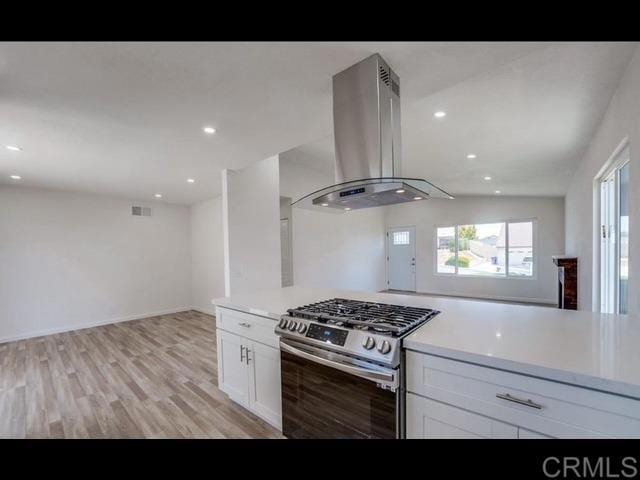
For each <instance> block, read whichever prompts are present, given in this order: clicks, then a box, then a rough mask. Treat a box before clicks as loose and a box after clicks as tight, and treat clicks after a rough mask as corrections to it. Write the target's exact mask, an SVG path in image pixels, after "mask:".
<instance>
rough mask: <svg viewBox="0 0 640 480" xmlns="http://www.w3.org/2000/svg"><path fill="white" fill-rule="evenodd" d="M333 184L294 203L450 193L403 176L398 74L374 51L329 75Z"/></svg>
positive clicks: (317, 205) (334, 207)
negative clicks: (334, 178)
mask: <svg viewBox="0 0 640 480" xmlns="http://www.w3.org/2000/svg"><path fill="white" fill-rule="evenodd" d="M333 128H334V141H335V155H336V165H335V176H336V184H335V185H332V186H329V187H326V188H323V189H321V190H318V191H316V192H313V193H310V194H309V195H306V196H305V197H302V198H301V199H299V200H297V201H296V202H294V203H293V206H294V207H303V208H312V209H314V210H324V211H333V212H336V213H338V212H344V211H348V210H356V209H360V208H369V207H380V206H384V205H393V204H396V203H405V202H415V201H419V200H426V199H428V198H436V197H439V198H453V197H452V196H451V195H449V194H448V193H447V192H445V191H444V190H442V189H440V188H438V187H436V186H435V185H433V184H431V183H429V182H428V181H426V180H423V179H417V178H405V177H402V175H401V165H400V155H401V134H400V79H399V78H398V76H397V75H396V74H395V72H394V71H393V70H391V68H389V65H387V63H386V62H385V61H384V59H383V58H382V57H381V56H380V55H378V54H374V55H371V56H370V57H368V58H366V59H364V60H362V61H361V62H359V63H357V64H355V65H353V66H351V67H349V68H347V69H346V70H343V71H342V72H340V73H338V74H337V75H335V76H334V77H333Z"/></svg>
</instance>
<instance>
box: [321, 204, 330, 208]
mask: <svg viewBox="0 0 640 480" xmlns="http://www.w3.org/2000/svg"><path fill="white" fill-rule="evenodd" d="M320 205H322V206H323V207H328V206H329V204H328V203H321V204H320Z"/></svg>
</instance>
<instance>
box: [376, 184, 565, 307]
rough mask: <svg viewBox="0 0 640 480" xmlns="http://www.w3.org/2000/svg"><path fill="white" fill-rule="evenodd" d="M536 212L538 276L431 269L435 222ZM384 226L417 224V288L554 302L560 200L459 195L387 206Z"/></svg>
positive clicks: (487, 220)
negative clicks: (453, 273) (495, 275)
mask: <svg viewBox="0 0 640 480" xmlns="http://www.w3.org/2000/svg"><path fill="white" fill-rule="evenodd" d="M527 218H537V220H538V235H537V243H536V246H535V248H536V250H535V255H536V257H537V262H538V263H537V276H536V279H535V280H534V279H520V278H509V279H502V278H500V279H498V278H496V279H492V278H469V277H462V276H443V275H437V274H436V273H435V235H436V233H435V232H436V230H435V229H436V227H438V226H453V225H460V224H466V223H492V222H497V221H501V220H509V219H527ZM385 223H386V226H387V227H402V226H412V225H415V226H416V290H417V291H418V292H424V293H437V294H447V295H462V296H472V297H480V298H496V299H512V300H525V301H539V302H552V303H555V302H556V299H557V290H556V288H557V270H556V267H555V266H554V265H553V263H552V260H551V255H556V254H562V253H563V250H564V233H563V232H564V202H563V199H562V198H544V197H487V196H479V197H457V198H456V199H455V200H446V199H442V200H440V199H433V200H426V201H421V202H416V203H412V204H403V205H394V206H391V207H385Z"/></svg>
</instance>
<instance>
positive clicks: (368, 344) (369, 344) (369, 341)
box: [362, 337, 376, 350]
mask: <svg viewBox="0 0 640 480" xmlns="http://www.w3.org/2000/svg"><path fill="white" fill-rule="evenodd" d="M362 346H363V347H364V348H366V349H367V350H371V349H372V348H373V347H375V346H376V341H375V340H374V339H373V337H367V338H366V339H365V340H364V342H362Z"/></svg>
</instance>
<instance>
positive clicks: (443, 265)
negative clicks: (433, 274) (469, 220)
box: [436, 227, 456, 273]
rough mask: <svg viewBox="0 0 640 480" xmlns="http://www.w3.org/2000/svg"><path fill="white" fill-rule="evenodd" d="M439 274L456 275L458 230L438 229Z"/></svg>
mask: <svg viewBox="0 0 640 480" xmlns="http://www.w3.org/2000/svg"><path fill="white" fill-rule="evenodd" d="M436 242H437V252H438V264H437V265H438V266H437V272H438V273H456V228H455V227H444V228H438V232H437V238H436Z"/></svg>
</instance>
